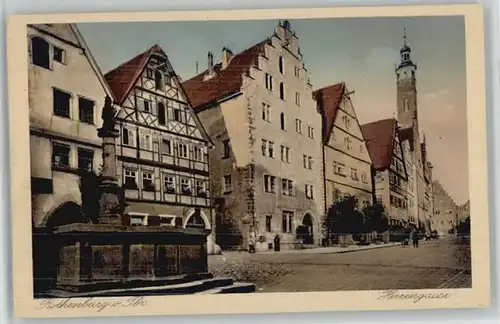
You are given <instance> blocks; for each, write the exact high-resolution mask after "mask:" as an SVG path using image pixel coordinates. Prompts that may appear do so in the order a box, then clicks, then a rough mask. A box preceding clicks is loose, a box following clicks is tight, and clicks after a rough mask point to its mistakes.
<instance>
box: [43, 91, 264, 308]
mask: <svg viewBox="0 0 500 324" xmlns="http://www.w3.org/2000/svg"><path fill="white" fill-rule="evenodd" d="M115 116H116V110H115V108H114V107H113V104H112V102H111V99H110V98H109V97H108V98H106V101H105V106H104V108H103V112H102V119H103V127H102V128H100V129H99V130H98V135H99V137H100V138H102V143H103V170H102V176H101V177H100V181H99V184H98V197H99V198H98V200H99V208H100V209H99V214H98V215H97V216H96V217H95V221H94V222H93V223H75V224H68V225H63V226H59V227H57V228H56V229H55V230H54V231H53V233H51V234H50V235H47V239H50V240H51V244H52V245H53V246H54V249H53V251H54V252H55V253H58V255H59V259H58V264H57V271H56V278H55V280H54V282H55V284H54V285H53V287H51V289H49V290H48V291H45V292H43V293H39V294H36V297H43V298H51V297H52V298H54V297H55V298H63V297H64V298H67V297H91V296H95V297H97V296H144V295H169V294H190V293H239V292H254V291H255V285H254V284H249V283H235V282H233V280H232V279H230V278H214V277H213V275H212V274H211V273H210V272H209V271H208V260H207V243H206V242H207V236H208V235H209V234H210V231H209V230H206V229H197V228H183V227H182V225H180V226H130V224H129V221H128V220H127V217H126V216H125V215H124V213H123V211H124V208H125V206H126V204H125V199H124V195H123V190H122V188H121V186H120V185H119V184H118V179H117V177H116V174H117V172H116V171H117V170H116V143H115V141H116V139H117V138H118V137H119V131H118V130H117V129H116V119H115Z"/></svg>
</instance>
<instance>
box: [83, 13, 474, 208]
mask: <svg viewBox="0 0 500 324" xmlns="http://www.w3.org/2000/svg"><path fill="white" fill-rule="evenodd" d="M277 24H278V20H258V21H256V20H253V21H204V22H119V23H116V22H113V23H85V24H78V28H79V29H80V31H81V33H82V35H83V37H84V38H85V41H86V42H87V44H88V46H89V47H90V50H91V51H92V54H93V55H94V57H95V59H96V60H97V62H98V64H99V66H100V67H101V69H102V71H103V72H104V73H106V72H108V71H109V70H111V69H113V68H115V67H116V66H118V65H119V64H121V63H122V62H124V61H127V60H129V59H130V58H132V57H134V56H135V55H137V54H139V53H141V52H143V51H145V50H147V49H148V48H150V47H151V46H152V45H154V44H158V45H160V46H161V47H162V48H163V49H164V50H165V52H166V53H167V55H168V56H169V59H170V61H171V63H172V65H173V68H174V69H175V71H176V72H177V74H178V75H180V76H181V77H182V78H183V79H184V80H187V79H189V78H191V77H192V76H194V75H195V74H196V64H197V62H198V64H199V71H200V72H201V71H203V70H205V69H206V68H207V53H208V52H209V51H211V52H213V53H214V61H215V62H218V61H220V59H221V52H222V48H223V47H224V46H226V47H228V48H230V49H231V50H232V51H233V52H234V53H237V52H240V51H242V50H244V49H246V48H248V47H250V46H252V45H254V44H256V43H258V42H260V41H262V40H263V39H265V38H266V37H269V36H271V35H272V33H273V31H274V27H275V26H276V25H277ZM290 24H291V27H292V29H293V30H294V31H295V32H296V35H297V37H298V38H299V44H300V48H301V52H302V54H303V59H304V62H305V66H306V68H307V69H308V71H309V73H310V78H311V82H312V84H313V87H314V89H317V88H320V87H323V86H327V85H330V84H335V83H337V82H341V81H344V82H346V84H347V87H348V88H349V90H354V91H355V93H354V94H353V95H352V96H351V98H352V100H353V104H354V107H355V109H356V113H357V116H358V119H359V122H360V123H361V124H363V123H366V122H370V121H375V120H378V119H382V118H391V117H396V89H397V88H396V75H395V71H394V70H395V66H396V64H397V63H398V62H399V49H400V48H401V46H402V45H403V34H404V28H406V35H407V42H408V45H409V46H410V47H411V48H412V59H413V62H414V63H416V64H417V66H418V70H417V75H416V76H417V91H418V97H417V101H418V114H419V124H420V133H421V134H422V133H424V134H425V137H426V141H427V146H428V153H429V158H430V160H431V162H432V163H433V165H434V170H433V173H434V179H435V180H438V181H439V182H441V184H442V185H443V187H444V188H445V189H446V190H447V191H448V192H449V194H450V196H451V197H452V198H453V199H454V200H455V203H457V204H463V203H465V202H466V201H467V200H468V199H469V185H468V153H467V152H468V150H467V112H466V74H465V23H464V20H463V17H395V18H335V19H303V20H290Z"/></svg>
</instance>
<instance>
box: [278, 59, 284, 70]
mask: <svg viewBox="0 0 500 324" xmlns="http://www.w3.org/2000/svg"><path fill="white" fill-rule="evenodd" d="M278 64H279V69H280V73H281V74H285V65H284V62H283V57H281V56H280V58H279V61H278Z"/></svg>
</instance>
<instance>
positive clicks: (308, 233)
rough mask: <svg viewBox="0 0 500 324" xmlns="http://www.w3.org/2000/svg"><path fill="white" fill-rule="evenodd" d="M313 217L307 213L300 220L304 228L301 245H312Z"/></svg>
mask: <svg viewBox="0 0 500 324" xmlns="http://www.w3.org/2000/svg"><path fill="white" fill-rule="evenodd" d="M313 222H314V221H313V217H312V216H311V214H309V213H307V214H305V215H304V218H302V226H304V228H305V230H304V235H303V243H304V244H314V226H313V224H314V223H313Z"/></svg>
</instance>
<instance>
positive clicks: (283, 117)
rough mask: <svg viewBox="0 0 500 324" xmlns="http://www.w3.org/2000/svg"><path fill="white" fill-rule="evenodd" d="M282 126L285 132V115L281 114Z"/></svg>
mask: <svg viewBox="0 0 500 324" xmlns="http://www.w3.org/2000/svg"><path fill="white" fill-rule="evenodd" d="M280 124H281V129H282V130H285V113H281V114H280Z"/></svg>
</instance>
